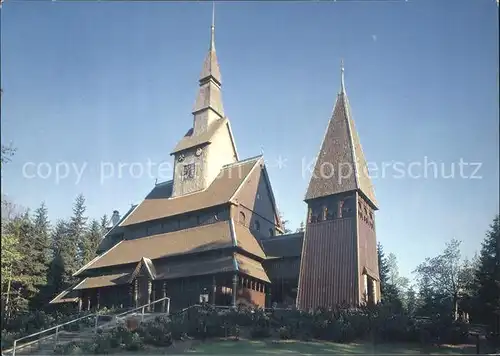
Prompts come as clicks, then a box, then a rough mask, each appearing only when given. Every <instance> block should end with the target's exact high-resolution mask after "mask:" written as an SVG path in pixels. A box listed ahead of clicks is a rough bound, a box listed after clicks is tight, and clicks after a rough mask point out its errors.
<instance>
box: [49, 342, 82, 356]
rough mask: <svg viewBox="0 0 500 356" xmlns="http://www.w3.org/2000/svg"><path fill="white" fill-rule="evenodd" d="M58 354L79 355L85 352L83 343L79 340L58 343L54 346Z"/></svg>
mask: <svg viewBox="0 0 500 356" xmlns="http://www.w3.org/2000/svg"><path fill="white" fill-rule="evenodd" d="M54 353H55V354H56V355H78V354H83V353H84V350H83V348H82V343H81V342H78V341H71V342H68V343H66V344H62V345H57V346H56V347H55V348H54Z"/></svg>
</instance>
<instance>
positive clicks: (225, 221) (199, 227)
mask: <svg viewBox="0 0 500 356" xmlns="http://www.w3.org/2000/svg"><path fill="white" fill-rule="evenodd" d="M218 224H219V225H222V224H229V220H222V221H217V222H215V223H212V224H205V225H196V226H193V227H188V228H187V229H180V230H175V231H170V232H161V233H159V234H154V235H149V236H143V237H139V238H137V239H132V240H122V241H120V242H123V243H131V242H132V241H137V240H143V239H153V238H155V239H156V238H160V236H164V235H170V234H175V233H179V232H183V233H184V232H189V231H194V230H199V229H203V228H205V227H207V226H210V225H218Z"/></svg>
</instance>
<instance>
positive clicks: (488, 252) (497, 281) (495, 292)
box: [474, 215, 500, 333]
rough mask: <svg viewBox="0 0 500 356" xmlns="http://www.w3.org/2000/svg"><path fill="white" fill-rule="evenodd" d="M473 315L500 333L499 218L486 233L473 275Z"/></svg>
mask: <svg viewBox="0 0 500 356" xmlns="http://www.w3.org/2000/svg"><path fill="white" fill-rule="evenodd" d="M475 286H476V293H475V298H474V299H475V305H476V308H475V310H476V311H475V314H476V318H477V319H478V320H479V321H480V322H483V323H486V324H488V325H491V326H492V327H493V328H494V329H495V331H496V332H497V333H498V332H500V217H499V216H498V215H497V216H496V217H495V218H494V220H493V223H492V224H491V225H490V230H489V231H488V232H487V233H486V237H485V239H484V240H483V243H482V246H481V252H480V255H479V266H478V268H477V271H476V273H475Z"/></svg>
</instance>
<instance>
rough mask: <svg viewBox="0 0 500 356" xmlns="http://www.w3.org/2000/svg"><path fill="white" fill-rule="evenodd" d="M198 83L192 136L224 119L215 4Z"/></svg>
mask: <svg viewBox="0 0 500 356" xmlns="http://www.w3.org/2000/svg"><path fill="white" fill-rule="evenodd" d="M199 83H200V88H199V90H198V96H197V97H196V102H195V104H194V108H193V115H194V124H193V129H194V134H197V133H202V132H204V131H206V130H207V129H208V127H209V126H210V124H211V123H212V122H214V121H215V120H217V119H221V118H224V107H223V105H222V95H221V75H220V68H219V63H218V61H217V54H216V52H215V2H214V3H213V7H212V26H211V28H210V45H209V49H208V53H207V55H206V57H205V61H204V62H203V68H202V71H201V75H200V80H199Z"/></svg>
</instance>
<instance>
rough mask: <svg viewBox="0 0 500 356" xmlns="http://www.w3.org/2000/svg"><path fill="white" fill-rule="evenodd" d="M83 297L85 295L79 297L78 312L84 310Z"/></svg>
mask: <svg viewBox="0 0 500 356" xmlns="http://www.w3.org/2000/svg"><path fill="white" fill-rule="evenodd" d="M82 297H83V296H80V298H78V313H81V312H82V303H83V301H82Z"/></svg>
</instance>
